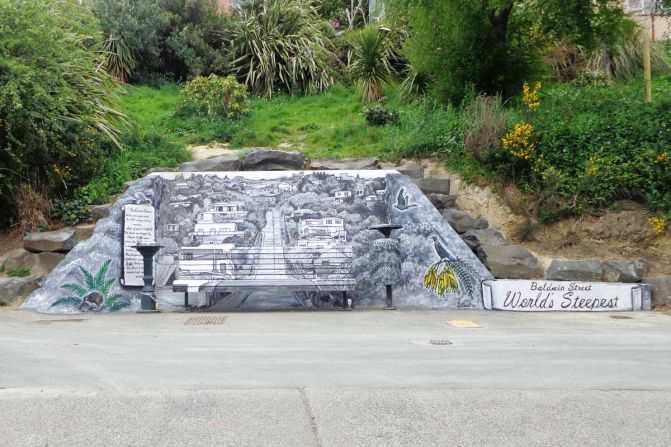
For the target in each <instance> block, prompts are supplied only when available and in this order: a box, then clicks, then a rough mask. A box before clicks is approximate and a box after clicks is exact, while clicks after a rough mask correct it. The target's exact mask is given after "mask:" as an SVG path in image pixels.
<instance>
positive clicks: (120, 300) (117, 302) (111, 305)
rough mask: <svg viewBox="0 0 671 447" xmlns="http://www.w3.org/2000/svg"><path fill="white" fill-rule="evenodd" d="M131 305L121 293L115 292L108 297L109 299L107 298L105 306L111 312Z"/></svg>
mask: <svg viewBox="0 0 671 447" xmlns="http://www.w3.org/2000/svg"><path fill="white" fill-rule="evenodd" d="M129 305H130V302H129V301H128V300H126V299H125V298H124V297H123V295H121V294H120V293H113V294H112V295H110V296H109V297H108V298H107V300H105V306H107V308H108V309H109V310H110V312H114V311H117V310H119V309H123V308H124V307H127V306H129Z"/></svg>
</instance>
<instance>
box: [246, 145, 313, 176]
mask: <svg viewBox="0 0 671 447" xmlns="http://www.w3.org/2000/svg"><path fill="white" fill-rule="evenodd" d="M304 166H305V157H303V156H302V155H301V154H299V153H298V152H285V151H278V150H274V149H260V150H256V151H254V152H250V153H248V154H247V155H245V157H244V158H243V159H242V168H243V169H244V170H245V171H292V170H300V169H303V167H304Z"/></svg>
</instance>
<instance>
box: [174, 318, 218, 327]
mask: <svg viewBox="0 0 671 447" xmlns="http://www.w3.org/2000/svg"><path fill="white" fill-rule="evenodd" d="M225 320H226V317H212V316H202V317H191V318H189V319H188V320H186V322H184V324H185V325H186V326H207V325H211V324H224V321H225Z"/></svg>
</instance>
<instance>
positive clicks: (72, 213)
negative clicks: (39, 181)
mask: <svg viewBox="0 0 671 447" xmlns="http://www.w3.org/2000/svg"><path fill="white" fill-rule="evenodd" d="M92 203H93V199H92V197H91V192H90V188H89V187H87V186H83V187H81V188H77V189H76V190H75V192H74V193H73V194H72V196H71V197H69V198H58V199H54V200H53V208H52V209H51V218H52V219H54V220H60V221H61V222H62V223H64V224H65V225H69V226H73V225H77V224H78V223H80V222H85V221H87V220H89V219H91V209H90V205H91V204H92Z"/></svg>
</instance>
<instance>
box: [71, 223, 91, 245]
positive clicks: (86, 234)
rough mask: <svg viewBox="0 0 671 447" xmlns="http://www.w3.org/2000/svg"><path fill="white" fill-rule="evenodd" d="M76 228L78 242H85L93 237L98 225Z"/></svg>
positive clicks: (78, 226)
mask: <svg viewBox="0 0 671 447" xmlns="http://www.w3.org/2000/svg"><path fill="white" fill-rule="evenodd" d="M74 228H75V237H76V238H77V242H81V241H85V240H87V239H90V238H91V236H93V231H95V229H96V224H80V225H77V226H76V227H74Z"/></svg>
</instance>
